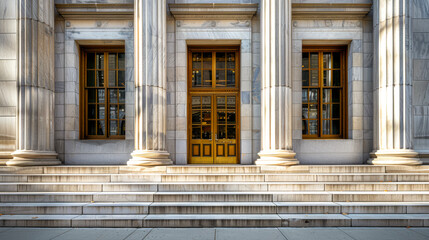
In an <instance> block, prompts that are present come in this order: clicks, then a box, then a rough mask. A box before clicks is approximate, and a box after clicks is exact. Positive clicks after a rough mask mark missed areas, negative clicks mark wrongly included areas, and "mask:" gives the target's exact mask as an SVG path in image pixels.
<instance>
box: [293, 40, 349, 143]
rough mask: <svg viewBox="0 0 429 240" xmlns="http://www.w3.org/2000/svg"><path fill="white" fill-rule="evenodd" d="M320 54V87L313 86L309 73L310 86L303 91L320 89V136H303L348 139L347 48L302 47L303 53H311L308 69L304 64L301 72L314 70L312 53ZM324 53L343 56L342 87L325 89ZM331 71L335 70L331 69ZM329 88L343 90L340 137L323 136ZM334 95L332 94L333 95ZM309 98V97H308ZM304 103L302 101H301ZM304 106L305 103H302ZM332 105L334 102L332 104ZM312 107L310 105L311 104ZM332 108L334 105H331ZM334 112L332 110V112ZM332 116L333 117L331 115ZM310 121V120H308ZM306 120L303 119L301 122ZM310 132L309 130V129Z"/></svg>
mask: <svg viewBox="0 0 429 240" xmlns="http://www.w3.org/2000/svg"><path fill="white" fill-rule="evenodd" d="M314 52H318V53H319V67H318V73H319V76H318V77H319V85H318V87H314V86H311V84H310V81H311V75H310V71H309V86H302V90H304V89H318V96H317V98H318V100H317V106H318V110H317V113H318V114H317V122H318V134H317V135H309V134H308V135H304V134H302V138H303V139H347V137H348V126H347V125H348V124H347V123H348V109H347V105H348V103H347V99H348V86H347V85H348V79H347V76H348V73H347V67H348V63H347V46H305V45H304V46H303V47H302V53H309V66H308V68H305V69H304V64H303V65H302V68H301V72H302V71H304V70H310V69H312V68H311V66H310V53H314ZM324 52H340V53H341V55H340V57H341V63H340V64H341V66H340V71H341V72H340V76H341V87H335V86H334V87H333V86H329V87H324V85H323V72H324V66H323V53H324ZM329 69H334V68H333V67H332V68H329ZM325 88H329V89H334V88H336V89H341V97H340V134H339V135H326V134H323V124H322V123H323V121H322V119H324V118H323V107H322V105H323V89H325ZM331 94H332V93H331ZM308 97H309V96H308ZM301 101H302V100H301ZM302 103H303V104H304V102H302ZM330 104H332V102H330ZM309 105H310V104H309ZM331 106H332V105H331ZM330 111H331V112H332V108H331V110H330ZM331 116H332V115H331ZM307 119H308V118H307ZM303 120H304V119H303V118H302V119H301V121H303ZM329 120H332V117H330V118H329ZM308 130H309V129H308Z"/></svg>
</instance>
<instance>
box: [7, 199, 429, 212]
mask: <svg viewBox="0 0 429 240" xmlns="http://www.w3.org/2000/svg"><path fill="white" fill-rule="evenodd" d="M0 213H1V214H2V215H10V214H13V215H129V214H131V215H133V214H429V203H428V202H399V203H398V202H380V203H368V202H355V203H353V202H227V203H223V202H181V203H177V202H123V203H118V202H106V203H0Z"/></svg>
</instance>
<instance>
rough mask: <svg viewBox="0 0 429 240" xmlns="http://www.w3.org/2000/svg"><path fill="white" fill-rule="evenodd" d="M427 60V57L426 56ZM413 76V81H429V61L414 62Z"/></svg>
mask: <svg viewBox="0 0 429 240" xmlns="http://www.w3.org/2000/svg"><path fill="white" fill-rule="evenodd" d="M427 58H429V56H427ZM413 75H414V78H413V79H414V81H416V80H417V81H418V80H426V81H427V80H429V59H428V60H414V62H413Z"/></svg>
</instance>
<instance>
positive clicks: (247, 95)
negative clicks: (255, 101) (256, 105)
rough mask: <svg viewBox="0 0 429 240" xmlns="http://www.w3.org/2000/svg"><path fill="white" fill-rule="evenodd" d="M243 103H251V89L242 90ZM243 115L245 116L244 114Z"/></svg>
mask: <svg viewBox="0 0 429 240" xmlns="http://www.w3.org/2000/svg"><path fill="white" fill-rule="evenodd" d="M241 104H250V92H249V91H242V92H241ZM249 110H250V109H249ZM242 111H243V108H242ZM242 116H244V115H243V114H242Z"/></svg>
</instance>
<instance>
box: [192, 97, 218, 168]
mask: <svg viewBox="0 0 429 240" xmlns="http://www.w3.org/2000/svg"><path fill="white" fill-rule="evenodd" d="M190 110H191V114H190V115H191V116H190V118H191V119H190V122H191V127H190V129H191V134H190V135H191V146H192V149H191V153H192V154H191V163H202V164H208V163H213V155H212V154H213V153H212V148H213V147H212V145H213V138H212V136H213V134H212V133H213V124H212V122H213V116H212V96H192V97H191V107H190Z"/></svg>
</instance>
